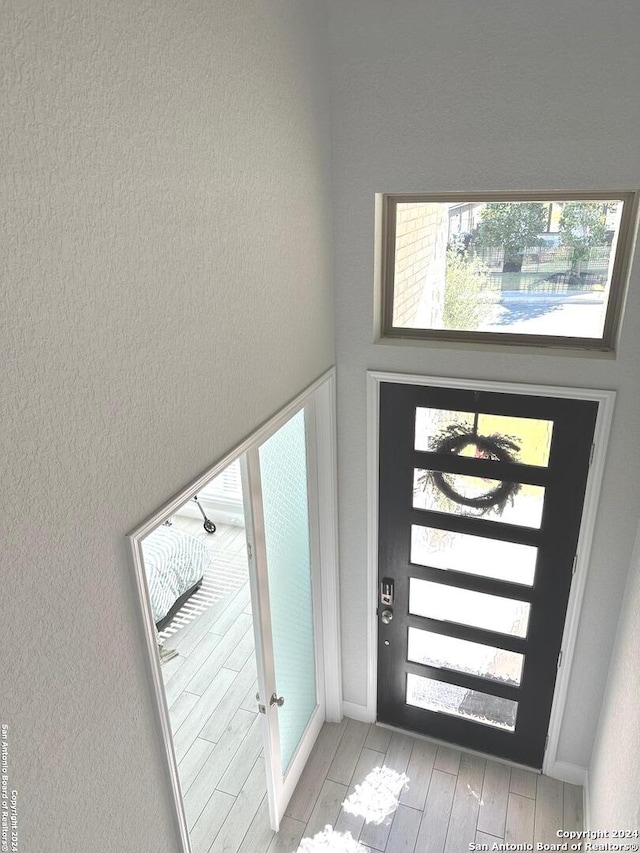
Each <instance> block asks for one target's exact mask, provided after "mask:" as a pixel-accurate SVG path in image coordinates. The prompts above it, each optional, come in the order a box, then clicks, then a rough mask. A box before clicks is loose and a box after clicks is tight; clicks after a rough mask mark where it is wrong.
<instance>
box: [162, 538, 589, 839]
mask: <svg viewBox="0 0 640 853" xmlns="http://www.w3.org/2000/svg"><path fill="white" fill-rule="evenodd" d="M224 533H225V531H224V530H222V531H221V538H220V540H219V541H220V542H222V535H224ZM235 544H236V545H238V542H237V541H236V543H235ZM239 547H240V548H241V547H242V543H240V545H239ZM170 644H171V645H172V646H173V647H175V648H176V649H177V650H178V651H179V656H178V657H177V658H174V659H173V660H172V661H169V662H168V663H167V664H166V665H165V666H163V676H164V679H165V690H166V694H167V699H168V702H169V705H170V715H171V722H172V727H173V731H174V744H175V748H176V754H177V757H178V761H179V773H180V780H181V785H182V791H183V797H184V803H185V810H186V814H187V821H188V824H189V831H190V837H191V844H192V847H193V850H194V853H223V851H224V853H296V851H298V850H300V853H303V851H304V853H320V852H321V851H322V853H328V851H335V853H363V851H367V850H369V851H374V853H375V851H384V853H466V851H468V850H469V844H470V843H472V842H474V843H476V844H486V845H487V847H486V848H485V849H487V850H491V846H492V844H493V843H495V842H496V841H497V842H500V841H506V842H510V843H520V844H526V843H535V842H538V841H540V842H553V841H556V842H557V841H558V839H557V836H556V831H557V830H558V829H581V828H582V789H581V788H578V787H575V786H573V785H567V784H563V783H562V782H558V781H556V780H554V779H550V778H548V777H546V776H539V775H536V774H534V773H532V772H529V771H524V770H520V769H517V768H511V767H509V766H508V765H505V764H501V763H498V762H496V761H491V760H485V759H484V758H480V757H478V756H475V755H471V754H468V753H465V752H461V751H459V750H457V749H454V748H451V747H444V746H437V745H436V744H433V743H430V742H428V741H425V740H423V739H420V738H413V737H410V736H409V735H405V734H401V733H398V732H391V731H390V730H388V729H384V728H381V727H378V726H369V725H367V724H365V723H360V722H356V721H355V720H347V719H344V720H343V721H342V723H339V724H329V723H327V724H325V725H324V727H323V729H322V731H321V732H320V736H319V738H318V742H317V743H316V746H315V747H314V750H313V752H312V754H311V757H310V759H309V762H308V764H307V767H306V768H305V771H304V773H303V775H302V777H301V779H300V782H299V784H298V786H297V788H296V791H295V792H294V795H293V797H292V799H291V802H290V804H289V807H288V809H287V812H286V816H285V818H284V819H283V821H282V824H281V828H280V831H279V832H278V833H277V834H274V833H273V832H272V831H271V829H270V828H269V818H268V809H267V799H266V782H265V770H264V757H263V753H262V737H261V730H260V717H259V715H258V714H257V707H256V700H255V692H256V682H255V656H254V650H253V629H252V623H251V609H250V606H249V589H248V585H247V584H244V585H243V586H242V587H241V588H240V589H238V590H237V591H235V592H233V593H231V594H229V595H227V596H226V597H225V598H223V599H221V600H220V601H217V602H215V603H214V604H213V605H212V606H211V607H210V608H209V609H208V610H206V611H205V612H204V613H203V614H201V615H200V616H199V617H198V618H197V619H195V620H194V621H192V622H190V623H189V624H188V625H186V626H185V627H184V628H182V629H181V630H180V631H179V632H177V633H176V634H175V635H174V636H173V637H172V639H171V643H170ZM479 849H481V848H479Z"/></svg>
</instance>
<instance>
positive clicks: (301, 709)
mask: <svg viewBox="0 0 640 853" xmlns="http://www.w3.org/2000/svg"><path fill="white" fill-rule="evenodd" d="M259 458H260V474H261V481H262V503H263V513H264V535H265V544H266V557H267V567H268V576H269V601H270V608H271V628H272V636H273V656H274V667H275V678H276V685H277V692H278V695H279V696H281V697H283V698H284V704H283V705H282V707H281V708H279V709H278V724H279V730H280V755H281V762H282V772H283V774H286V771H287V768H288V767H289V765H290V763H291V759H292V758H293V756H294V754H295V752H296V749H297V746H298V744H299V743H300V740H301V738H302V736H303V734H304V732H305V729H306V728H307V725H308V723H309V721H310V720H311V717H312V715H313V712H314V711H315V708H316V706H317V695H316V668H315V648H314V625H313V601H312V590H311V557H310V545H309V503H308V495H307V447H306V434H305V416H304V411H300V412H298V414H297V415H294V417H293V418H291V420H289V421H287V423H286V424H285V425H284V426H283V427H281V428H280V429H279V430H278V431H277V432H276V433H275V434H274V435H272V436H271V438H269V439H268V440H267V441H266V442H265V443H264V444H263V445H262V446H261V447H260V449H259Z"/></svg>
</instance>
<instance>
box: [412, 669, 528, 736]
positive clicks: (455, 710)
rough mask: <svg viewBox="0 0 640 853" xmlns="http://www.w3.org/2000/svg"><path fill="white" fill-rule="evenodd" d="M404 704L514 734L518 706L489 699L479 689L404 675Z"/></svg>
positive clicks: (487, 694) (507, 701)
mask: <svg viewBox="0 0 640 853" xmlns="http://www.w3.org/2000/svg"><path fill="white" fill-rule="evenodd" d="M406 701H407V704H408V705H415V706H416V707H418V708H424V709H425V710H427V711H436V712H439V713H441V714H451V715H454V716H457V717H466V718H467V719H469V720H472V721H473V722H475V723H484V724H485V725H487V726H495V727H496V728H500V729H506V730H507V731H510V732H512V731H514V729H515V727H516V716H517V713H518V703H517V702H515V701H514V700H513V699H504V698H502V697H501V696H492V695H491V694H489V693H483V692H482V691H480V690H468V689H467V688H465V687H458V685H456V684H445V682H444V681H436V680H435V679H433V678H423V677H422V676H421V675H414V674H413V673H411V672H410V673H408V675H407V695H406Z"/></svg>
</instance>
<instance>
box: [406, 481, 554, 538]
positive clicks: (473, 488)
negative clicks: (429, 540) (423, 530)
mask: <svg viewBox="0 0 640 853" xmlns="http://www.w3.org/2000/svg"><path fill="white" fill-rule="evenodd" d="M501 486H502V483H501V482H500V480H492V479H489V478H485V477H472V476H470V475H468V474H450V473H447V472H441V471H427V470H424V469H422V468H415V469H414V472H413V506H414V507H415V509H426V510H429V511H430V512H442V513H450V514H453V515H466V516H470V517H481V518H484V519H486V520H487V521H501V522H502V523H503V524H517V525H518V526H520V527H533V528H539V527H540V524H541V522H542V510H543V508H544V492H545V490H544V487H543V486H534V485H531V484H526V485H523V484H521V483H518V484H517V491H516V492H515V494H512V495H510V496H507V497H506V498H505V502H504V503H502V504H500V505H495V504H494V505H491V504H489V505H486V504H487V502H488V501H490V500H491V496H492V495H493V494H495V493H496V492H497V491H498V490H499V489H500V488H501ZM451 495H454V496H453V497H452V496H451ZM460 501H466V503H462V502H460Z"/></svg>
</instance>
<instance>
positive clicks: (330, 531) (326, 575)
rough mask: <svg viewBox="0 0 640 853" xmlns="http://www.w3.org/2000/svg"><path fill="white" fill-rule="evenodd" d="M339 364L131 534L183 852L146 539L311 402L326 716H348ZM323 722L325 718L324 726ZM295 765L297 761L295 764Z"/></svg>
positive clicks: (184, 833) (186, 846)
mask: <svg viewBox="0 0 640 853" xmlns="http://www.w3.org/2000/svg"><path fill="white" fill-rule="evenodd" d="M335 387H336V381H335V367H332V368H331V369H330V370H328V371H327V372H326V373H324V374H323V375H322V376H320V377H319V378H318V379H317V380H316V381H315V382H313V383H312V384H311V385H309V386H308V387H307V388H306V389H305V390H304V391H302V392H301V393H300V394H298V395H297V396H296V397H295V398H294V399H293V400H292V401H291V402H290V403H288V404H287V405H286V406H285V407H284V408H283V409H281V410H280V411H279V412H277V413H276V414H274V415H273V416H272V417H271V418H269V420H268V421H266V422H265V423H264V424H263V425H262V426H261V427H259V428H258V429H257V430H256V431H255V432H253V433H252V434H251V435H249V436H247V438H245V439H244V440H243V441H242V442H240V443H239V444H238V445H237V446H236V447H235V448H233V449H232V450H230V451H229V452H228V453H227V454H225V455H224V456H223V457H222V458H221V459H220V460H218V462H216V463H215V464H214V465H212V466H211V467H210V468H208V469H207V470H206V471H204V472H203V473H202V474H201V475H200V476H199V477H197V478H196V479H195V480H194V481H193V482H191V483H190V484H189V485H187V486H185V487H184V488H183V489H181V490H180V491H179V492H178V493H177V494H176V495H175V496H174V497H172V498H171V499H170V500H168V501H167V502H166V503H165V504H163V505H162V506H161V507H160V509H158V510H157V511H156V512H154V513H153V514H152V515H151V516H149V518H147V519H146V521H144V522H143V523H142V524H141V525H139V526H138V527H137V528H136V529H135V530H133V531H132V532H131V533H129V534H128V535H127V540H128V543H129V548H130V554H131V559H132V564H133V570H134V576H135V579H136V588H137V592H138V599H139V603H140V609H141V612H142V625H143V630H144V637H145V646H146V655H147V658H148V661H149V665H150V668H151V680H152V685H153V695H154V698H155V705H156V709H157V712H158V723H159V728H160V739H161V741H162V745H163V748H164V751H165V756H166V761H167V763H166V768H167V772H168V775H169V782H170V787H171V793H172V799H173V804H174V808H175V816H176V821H177V825H178V835H179V839H180V853H192V848H191V844H190V842H189V832H188V828H187V819H186V814H185V810H184V803H183V799H182V791H181V788H180V779H179V775H178V763H177V759H176V754H175V751H174V748H173V737H172V733H171V721H170V717H169V707H168V705H167V700H166V696H165V692H164V682H163V680H162V672H161V667H160V658H159V656H158V649H157V642H156V630H155V624H154V621H153V614H152V612H151V604H150V599H149V592H148V588H147V581H146V576H145V571H144V561H143V552H142V542H143V540H144V539H145V537H146V536H148V535H149V533H151V532H152V531H153V530H155V528H156V527H158V526H159V525H160V524H162V523H163V522H165V521H166V520H167V519H168V518H170V517H171V516H172V515H173V514H174V513H175V512H176V510H177V509H178V508H179V507H180V506H182V504H184V503H185V502H186V501H188V500H190V499H191V498H192V497H193V496H194V495H196V494H198V492H200V491H202V488H203V486H205V485H206V484H207V483H208V482H209V481H210V480H211V479H213V478H214V477H216V476H217V475H218V474H220V473H221V472H222V471H223V470H224V469H225V468H226V467H227V466H228V465H230V464H231V463H232V462H234V461H235V460H236V459H239V458H240V457H242V456H243V455H244V454H245V453H247V452H248V451H249V450H250V449H252V448H257V447H258V446H259V445H260V444H262V443H263V442H264V441H266V439H267V438H268V437H269V436H270V435H271V434H272V433H273V432H275V431H276V430H277V429H278V428H279V427H280V426H282V424H284V423H285V422H286V421H287V420H289V418H291V417H292V416H293V415H294V414H295V413H296V412H297V411H298V410H299V409H300V408H302V407H303V406H305V405H306V404H307V403H311V404H312V405H311V409H312V410H313V411H315V436H316V439H317V440H316V447H315V454H316V466H317V468H316V470H317V485H318V502H317V504H318V506H317V518H316V519H314V520H312V523H313V524H315V525H316V528H317V531H318V546H317V547H318V549H319V553H320V572H321V579H322V582H321V585H320V586H321V589H320V595H321V599H322V617H321V618H322V629H323V636H324V638H325V642H322V644H321V650H322V655H321V657H322V671H323V673H324V691H325V696H326V712H325V713H326V717H327V719H328V720H332V721H337V720H340V719H341V717H342V680H341V663H340V660H341V651H340V609H339V597H338V559H337V554H338V544H337V543H338V532H337V487H336V482H337V475H336V472H337V458H336V440H335V434H336V430H335ZM321 723H322V721H320V725H321ZM307 757H308V755H304V754H302V753H301V754H300V755H299V756H297V757H296V761H301V762H302V761H306V758H307ZM292 769H293V765H292Z"/></svg>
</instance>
